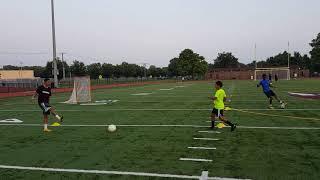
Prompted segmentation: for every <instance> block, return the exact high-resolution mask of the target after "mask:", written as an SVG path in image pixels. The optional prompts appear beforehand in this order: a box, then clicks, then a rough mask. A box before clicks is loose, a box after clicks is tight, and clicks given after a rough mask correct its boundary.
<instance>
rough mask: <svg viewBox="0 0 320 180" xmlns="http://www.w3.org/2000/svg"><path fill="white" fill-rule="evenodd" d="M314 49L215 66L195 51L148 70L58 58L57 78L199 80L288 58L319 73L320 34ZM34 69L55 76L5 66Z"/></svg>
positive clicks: (220, 61) (230, 58) (229, 57)
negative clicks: (220, 70) (219, 71)
mask: <svg viewBox="0 0 320 180" xmlns="http://www.w3.org/2000/svg"><path fill="white" fill-rule="evenodd" d="M309 45H310V46H311V48H312V50H311V51H310V56H308V54H300V53H299V52H294V53H293V54H288V52H287V51H284V52H282V53H279V54H277V55H275V56H272V57H269V58H267V59H266V60H264V61H257V62H255V61H252V62H251V63H249V64H243V63H240V62H239V60H238V58H237V57H235V56H234V55H233V54H232V53H231V52H223V53H219V54H218V56H217V57H216V58H215V59H213V61H211V62H213V63H208V62H207V61H206V59H205V58H204V57H203V56H201V55H199V54H197V53H195V52H194V51H193V50H192V49H185V50H183V51H181V53H180V54H179V55H178V56H177V57H175V58H172V59H171V60H170V62H169V65H168V67H156V66H154V65H151V66H150V67H148V68H146V67H144V66H141V65H137V64H131V63H128V62H122V63H121V64H116V65H113V64H110V63H92V64H89V65H85V64H84V63H83V62H80V61H78V60H74V61H73V63H72V64H71V65H68V64H67V63H66V62H62V61H61V60H60V59H59V58H58V59H57V65H58V71H59V75H58V78H59V79H62V78H63V67H64V69H65V73H66V77H69V76H70V75H71V76H82V75H90V77H91V78H93V79H97V78H98V77H99V76H100V75H102V76H103V77H104V78H119V77H150V76H152V77H177V76H184V77H190V78H191V79H198V78H202V77H204V75H205V74H206V72H207V71H212V70H214V69H216V68H255V66H256V65H257V67H259V68H261V67H286V66H287V64H288V56H289V59H290V66H297V67H299V68H301V69H309V70H310V72H312V73H314V74H317V73H320V33H319V34H318V35H317V37H316V38H315V39H312V40H311V42H310V44H309ZM20 68H22V69H27V70H34V74H35V76H36V77H52V61H49V62H47V64H46V66H45V67H42V66H24V67H18V66H12V65H6V66H3V69H5V70H18V69H20Z"/></svg>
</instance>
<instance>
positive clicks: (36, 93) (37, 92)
mask: <svg viewBox="0 0 320 180" xmlns="http://www.w3.org/2000/svg"><path fill="white" fill-rule="evenodd" d="M39 92H40V89H39V88H37V90H36V91H35V92H34V94H33V96H32V99H36V98H37V97H38V95H39Z"/></svg>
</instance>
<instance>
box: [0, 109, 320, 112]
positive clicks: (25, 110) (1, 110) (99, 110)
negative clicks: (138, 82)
mask: <svg viewBox="0 0 320 180" xmlns="http://www.w3.org/2000/svg"><path fill="white" fill-rule="evenodd" d="M211 110H212V109H205V108H203V109H201V108H199V109H187V108H181V109H167V108H164V109H148V108H147V109H138V108H137V109H134V108H123V109H82V110H77V109H61V110H59V112H104V111H211ZM237 110H242V111H320V109H237ZM40 111H41V110H38V109H17V110H11V109H0V112H40ZM231 111H233V110H231Z"/></svg>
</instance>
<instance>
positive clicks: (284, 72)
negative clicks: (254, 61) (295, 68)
mask: <svg viewBox="0 0 320 180" xmlns="http://www.w3.org/2000/svg"><path fill="white" fill-rule="evenodd" d="M263 74H266V75H267V77H269V75H271V77H272V79H275V77H277V78H278V79H282V80H290V69H289V68H288V67H278V68H256V69H255V70H254V80H257V79H260V78H261V77H262V75H263Z"/></svg>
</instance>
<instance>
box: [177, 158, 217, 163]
mask: <svg viewBox="0 0 320 180" xmlns="http://www.w3.org/2000/svg"><path fill="white" fill-rule="evenodd" d="M179 160H180V161H196V162H212V160H211V159H193V158H180V159H179Z"/></svg>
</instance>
